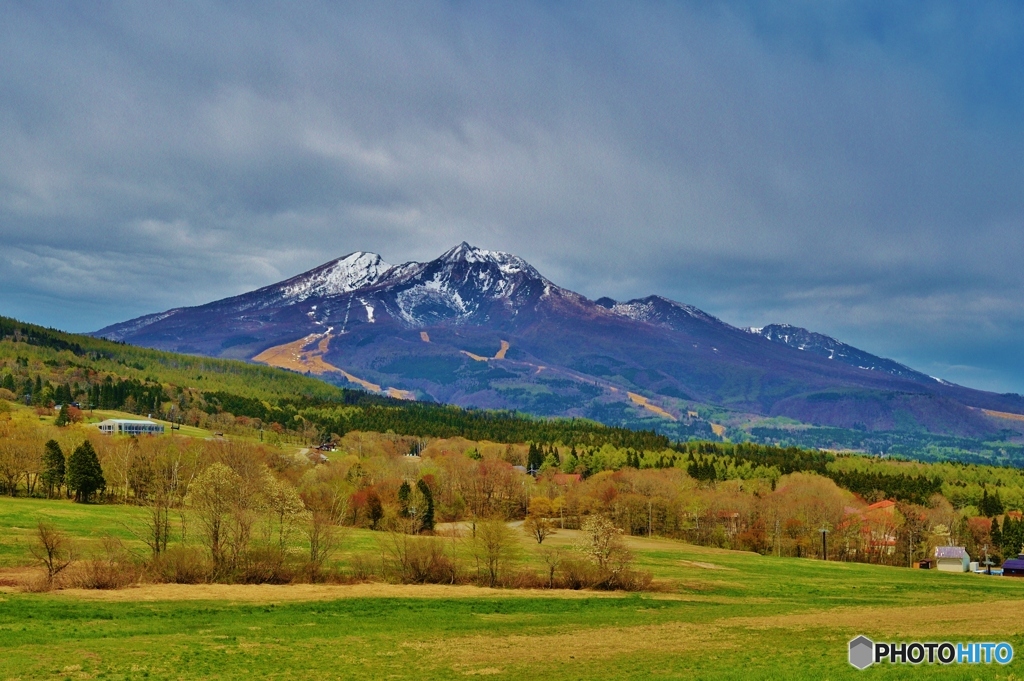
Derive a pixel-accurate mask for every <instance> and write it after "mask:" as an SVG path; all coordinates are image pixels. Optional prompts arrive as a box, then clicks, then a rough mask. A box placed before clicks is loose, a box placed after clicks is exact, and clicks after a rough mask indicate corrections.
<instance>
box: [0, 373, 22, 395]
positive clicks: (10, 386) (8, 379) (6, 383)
mask: <svg viewBox="0 0 1024 681" xmlns="http://www.w3.org/2000/svg"><path fill="white" fill-rule="evenodd" d="M17 387H18V386H16V385H15V384H14V374H11V373H6V374H4V378H3V380H2V381H0V388H3V389H4V390H10V391H11V392H12V393H13V392H14V391H15V390H16V389H17Z"/></svg>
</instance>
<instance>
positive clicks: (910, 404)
mask: <svg viewBox="0 0 1024 681" xmlns="http://www.w3.org/2000/svg"><path fill="white" fill-rule="evenodd" d="M94 335H97V336H103V337H106V338H110V339H113V340H123V341H126V342H129V343H133V344H137V345H142V346H147V347H153V348H158V349H164V350H172V351H177V352H187V353H195V354H204V355H210V356H217V357H232V358H238V359H246V360H251V359H253V358H256V357H259V361H265V362H268V363H271V364H276V365H278V366H286V367H289V368H293V369H296V370H300V371H303V370H309V371H311V372H313V373H321V372H324V373H323V376H324V378H326V379H328V380H334V381H338V382H342V383H343V382H345V381H346V380H348V381H358V382H359V383H361V384H362V385H364V386H369V387H371V389H378V388H379V389H381V390H388V389H390V391H391V392H392V394H397V395H402V396H416V397H419V398H421V399H432V400H437V401H443V402H451V403H455V404H459V405H463V406H479V407H487V408H512V409H519V410H521V411H526V412H532V413H538V414H545V415H555V414H560V415H573V416H586V417H590V418H596V419H598V420H603V421H606V422H621V421H623V419H624V418H625V415H626V414H627V412H628V413H632V414H634V415H635V414H636V413H642V414H645V415H646V416H649V417H651V418H664V419H668V418H676V419H680V420H685V419H686V405H687V404H691V403H703V404H711V405H720V406H724V407H728V408H731V409H735V410H740V411H746V412H750V413H754V414H763V415H782V416H790V417H792V418H796V419H798V420H801V421H804V422H807V423H814V424H821V425H833V426H839V427H849V428H853V427H856V428H865V429H868V430H893V429H914V430H925V431H930V432H934V433H942V434H950V435H963V436H971V437H975V436H984V435H988V434H992V433H995V432H997V431H998V430H999V429H1000V428H1002V427H1005V422H996V421H994V420H993V419H992V418H990V417H989V416H987V415H986V414H985V413H984V412H982V411H981V409H988V410H994V411H1001V412H1013V413H1024V398H1021V397H1020V396H1017V395H997V394H994V393H986V392H983V391H976V390H971V389H968V388H963V387H961V386H955V385H951V384H947V383H944V382H940V381H937V380H934V379H931V378H929V377H927V376H925V375H924V374H921V373H919V372H916V371H913V370H912V369H909V368H908V367H905V366H903V365H901V364H898V363H896V362H893V361H891V360H885V359H883V358H879V357H875V356H873V355H870V354H869V353H865V352H863V351H860V350H857V349H856V348H852V347H850V346H848V345H845V344H843V343H840V342H839V341H836V340H835V339H831V338H828V337H827V336H822V335H820V334H814V333H812V332H809V331H806V330H804V329H797V328H795V327H787V326H781V325H773V326H770V327H765V328H764V329H761V330H759V331H758V332H756V333H752V332H751V331H750V330H745V329H739V328H736V327H733V326H730V325H729V324H727V323H725V322H723V321H721V320H719V319H717V318H715V317H713V316H711V315H709V314H707V313H705V312H702V311H701V310H698V309H697V308H694V307H692V306H689V305H684V304H681V303H677V302H674V301H671V300H668V299H666V298H663V297H660V296H650V297H647V298H643V299H638V300H631V301H628V302H616V301H613V300H610V299H608V298H602V299H599V300H597V301H591V300H589V299H587V298H586V297H584V296H581V295H579V294H577V293H574V292H572V291H569V290H566V289H563V288H560V287H558V286H556V285H555V284H553V283H552V282H551V281H549V280H547V279H545V278H544V277H543V276H542V275H541V274H540V273H539V272H538V271H537V270H536V269H534V268H533V267H532V266H530V265H529V264H528V263H527V262H525V261H524V260H522V259H521V258H518V257H516V256H514V255H510V254H506V253H498V252H491V251H485V250H481V249H478V248H474V247H472V246H469V245H468V244H466V243H463V244H460V245H459V246H457V247H455V248H453V249H451V250H449V251H448V252H446V253H445V254H443V255H442V256H440V257H439V258H437V259H436V260H432V261H430V262H426V263H416V262H410V263H405V264H403V265H390V264H388V263H386V262H384V261H383V260H382V259H381V258H380V256H378V255H375V254H372V253H361V252H359V253H353V254H351V255H348V256H345V257H343V258H339V259H338V260H334V261H331V262H329V263H327V264H325V265H322V266H320V267H317V268H316V269H313V270H310V271H309V272H306V273H304V274H300V275H298V276H296V277H293V278H291V279H288V280H287V281H283V282H280V283H278V284H273V285H271V286H267V287H264V288H262V289H259V290H257V291H252V292H250V293H246V294H243V295H240V296H235V297H232V298H227V299H224V300H220V301H216V302H212V303H209V304H206V305H201V306H198V307H191V308H178V309H174V310H169V311H167V312H163V313H160V314H154V315H148V316H145V317H140V318H138V319H134V320H130V321H127V322H124V323H121V324H115V325H113V326H110V327H107V328H105V329H101V330H100V331H98V332H96V333H95V334H94ZM645 398H646V399H647V400H648V406H646V407H645V406H643V405H642V404H641V403H642V402H643V401H644V399H645ZM645 410H646V411H645Z"/></svg>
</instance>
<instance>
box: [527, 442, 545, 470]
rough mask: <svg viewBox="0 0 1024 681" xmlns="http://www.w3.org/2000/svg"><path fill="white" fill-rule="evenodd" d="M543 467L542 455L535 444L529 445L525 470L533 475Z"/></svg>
mask: <svg viewBox="0 0 1024 681" xmlns="http://www.w3.org/2000/svg"><path fill="white" fill-rule="evenodd" d="M543 465H544V453H543V452H542V451H541V449H540V447H538V446H537V445H536V444H535V443H533V442H531V443H530V451H529V453H528V454H527V455H526V470H527V471H529V472H531V473H535V472H537V471H539V470H540V467H541V466H543Z"/></svg>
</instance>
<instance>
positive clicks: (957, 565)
mask: <svg viewBox="0 0 1024 681" xmlns="http://www.w3.org/2000/svg"><path fill="white" fill-rule="evenodd" d="M970 566H971V557H970V556H969V555H968V554H967V549H965V548H964V547H962V546H936V547H935V567H936V569H938V570H940V571H942V572H967V571H968V570H969V569H970Z"/></svg>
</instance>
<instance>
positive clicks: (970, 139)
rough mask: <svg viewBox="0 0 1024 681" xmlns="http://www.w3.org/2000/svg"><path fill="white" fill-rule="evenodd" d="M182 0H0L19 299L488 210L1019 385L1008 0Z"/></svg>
mask: <svg viewBox="0 0 1024 681" xmlns="http://www.w3.org/2000/svg"><path fill="white" fill-rule="evenodd" d="M169 4H170V3H151V4H149V5H148V6H147V5H146V4H145V3H125V4H119V3H79V4H74V3H70V4H58V3H30V2H25V3H20V2H5V3H3V4H2V5H0V64H2V65H3V66H2V68H0V314H5V315H12V316H16V317H19V318H21V319H24V320H26V321H31V322H36V323H42V324H46V325H52V326H56V327H60V328H64V329H68V330H73V331H88V330H94V329H97V328H100V327H102V326H105V325H107V324H109V323H112V322H116V321H122V320H124V319H127V318H130V317H134V316H137V315H140V314H143V313H148V312H154V311H159V310H163V309H166V308H169V307H176V306H181V305H194V304H200V303H203V302H208V301H210V300H214V299H217V298H221V297H224V296H228V295H232V294H236V293H240V292H243V291H246V290H250V289H252V288H255V287H258V286H262V285H265V284H268V283H271V282H274V281H277V280H280V279H282V278H285V277H288V276H291V275H294V274H296V273H298V272H301V271H304V270H306V269H309V268H311V267H313V266H315V265H318V264H320V263H322V262H325V261H327V260H330V259H332V258H335V257H337V256H340V255H343V254H346V253H349V252H351V251H355V250H369V251H374V252H378V253H380V254H381V255H383V256H384V258H385V259H386V260H388V261H389V262H403V261H406V260H410V259H417V260H422V259H429V258H433V257H435V256H437V255H438V254H440V253H441V252H442V251H444V250H445V249H446V248H448V247H449V246H451V245H454V244H455V243H458V242H459V241H462V240H466V241H469V242H470V243H473V244H475V245H479V246H481V247H485V248H491V249H498V250H507V251H512V252H515V253H517V254H519V255H521V256H523V257H524V258H526V259H527V260H529V261H530V262H531V263H533V264H534V265H535V266H536V267H537V268H538V269H540V270H541V271H542V272H543V273H544V274H545V275H547V276H548V277H549V278H550V279H552V280H554V281H555V282H556V283H559V284H561V285H563V286H566V287H568V288H572V289H574V290H577V291H579V292H581V293H584V294H586V295H588V296H590V297H592V298H596V297H599V296H602V295H610V296H612V297H615V298H619V299H625V298H630V297H635V296H641V295H647V294H649V293H661V294H663V295H667V296H669V297H672V298H675V299H677V300H681V301H684V302H688V303H692V304H695V305H698V306H700V307H702V308H703V309H705V310H707V311H709V312H712V313H713V314H716V315H718V316H720V317H722V318H723V319H725V320H726V321H728V322H731V323H733V324H736V325H763V324H766V323H770V322H789V323H793V324H798V325H801V326H806V327H808V328H810V329H813V330H817V331H821V332H824V333H828V334H830V335H834V336H837V337H839V338H840V339H842V340H845V341H847V342H850V343H852V344H854V345H857V346H859V347H862V348H864V349H866V350H869V351H872V352H875V353H878V354H882V355H886V356H890V357H893V358H896V359H898V360H900V361H904V362H906V363H908V364H911V365H912V366H914V367H915V368H918V369H921V370H923V371H927V372H929V373H931V374H933V375H937V376H941V377H944V378H947V379H950V380H954V381H957V382H961V383H965V384H967V385H972V386H977V387H983V388H988V389H992V390H998V391H1001V392H1005V391H1013V392H1022V393H1024V362H1022V361H1021V357H1022V354H1024V295H1022V294H1024V263H1022V260H1024V126H1022V121H1024V68H1021V65H1022V64H1024V10H1022V9H1021V7H1020V5H1018V4H1016V3H1005V4H1000V3H985V2H965V3H942V2H936V3H920V4H915V3H905V4H901V3H892V2H876V3H872V2H849V3H846V2H841V1H834V2H820V1H808V2H792V3H755V2H751V3H744V2H736V3H716V2H706V1H705V2H694V3H664V4H663V3H658V4H650V5H641V4H638V3H616V4H607V5H604V4H599V3H593V2H586V3H579V4H577V3H571V2H559V3H538V4H529V3H527V2H517V3H508V5H507V6H506V7H502V6H499V4H498V3H463V2H452V3H439V4H431V3H425V2H415V3H414V2H410V3H403V4H387V3H383V2H382V3H352V4H351V5H350V6H348V7H345V6H342V5H341V4H340V3H326V4H323V5H320V4H315V3H280V4H260V3H257V2H247V3H230V4H225V5H216V4H213V3H194V4H193V3H190V4H187V5H186V4H182V5H181V6H178V7H176V8H168V5H169ZM769 4H771V5H772V8H771V9H766V8H765V5H769ZM896 5H899V6H900V7H899V8H894V6H896Z"/></svg>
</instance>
